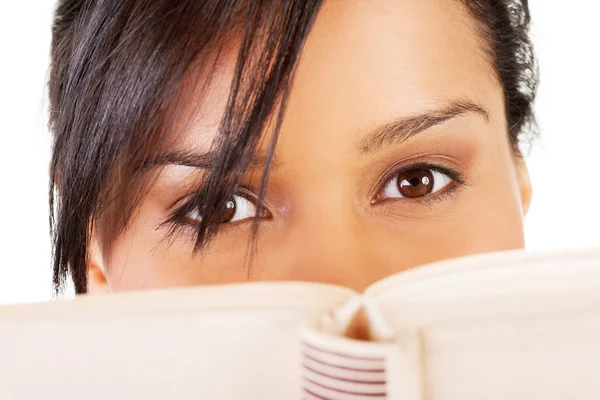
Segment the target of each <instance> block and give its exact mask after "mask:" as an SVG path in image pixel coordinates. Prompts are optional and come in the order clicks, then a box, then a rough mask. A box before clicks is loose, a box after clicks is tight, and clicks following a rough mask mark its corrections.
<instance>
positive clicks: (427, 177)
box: [397, 169, 433, 197]
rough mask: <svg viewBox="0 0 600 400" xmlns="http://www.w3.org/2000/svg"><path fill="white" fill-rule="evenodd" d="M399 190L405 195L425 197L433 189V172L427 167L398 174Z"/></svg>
mask: <svg viewBox="0 0 600 400" xmlns="http://www.w3.org/2000/svg"><path fill="white" fill-rule="evenodd" d="M397 182H398V190H399V191H400V194H402V196H404V197H423V196H426V195H428V194H430V193H431V192H432V190H433V173H432V172H431V171H430V170H427V169H415V170H412V171H408V172H404V173H402V174H400V175H399V176H398V180H397Z"/></svg>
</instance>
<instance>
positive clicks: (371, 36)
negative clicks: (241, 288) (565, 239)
mask: <svg viewBox="0 0 600 400" xmlns="http://www.w3.org/2000/svg"><path fill="white" fill-rule="evenodd" d="M234 57H235V54H234V53H233V52H232V54H229V55H228V57H227V58H224V59H223V60H222V61H221V63H220V64H219V68H218V71H217V73H216V76H215V78H214V79H213V81H212V83H211V84H210V86H209V88H208V91H207V92H206V93H205V94H204V97H203V98H204V99H206V101H204V102H203V103H202V105H201V106H200V107H199V108H198V109H196V110H193V113H194V115H193V121H194V123H192V124H191V125H189V126H188V127H187V128H186V129H185V130H182V131H181V138H182V140H181V141H179V142H178V144H177V145H176V146H175V150H187V151H191V150H193V151H196V152H198V153H201V152H202V151H204V150H206V149H207V148H209V147H210V144H211V142H212V140H213V138H214V136H215V134H216V132H215V129H216V126H217V125H218V122H219V119H220V116H221V115H222V112H223V108H224V106H225V101H226V99H227V95H228V90H229V81H230V78H231V74H232V71H233V60H234ZM503 102H504V100H503V95H502V88H501V86H500V84H499V83H498V81H497V78H496V76H495V74H494V71H493V69H492V66H491V64H490V62H489V60H488V58H487V56H486V54H485V52H484V42H483V41H482V38H480V37H479V36H478V34H477V33H476V26H475V22H474V21H473V19H472V18H471V17H470V16H469V14H468V12H467V11H466V10H465V9H463V8H462V6H461V5H460V4H459V3H458V2H456V1H453V0H445V1H439V0H406V1H389V0H370V1H365V2H350V1H348V2H345V1H344V2H342V1H329V2H326V3H325V5H324V7H323V9H322V10H321V12H320V14H319V16H318V19H317V21H316V23H315V26H314V27H313V29H312V31H311V34H310V36H309V38H308V41H307V43H306V46H305V48H304V51H303V54H302V58H301V60H300V63H299V66H298V69H297V73H296V76H295V80H294V85H293V89H292V91H291V95H290V100H289V105H288V108H287V111H286V114H285V119H284V122H283V126H282V130H281V134H280V137H279V141H278V145H277V148H276V162H275V165H274V167H273V169H272V173H271V178H270V180H269V185H268V188H267V194H266V208H267V210H268V213H269V215H268V216H267V217H266V218H264V220H263V223H262V224H261V228H260V233H259V236H258V245H257V253H256V255H255V257H254V259H253V260H254V262H253V264H252V265H251V266H250V268H249V269H248V265H247V264H245V260H246V255H247V251H248V247H247V246H248V239H249V237H250V232H251V219H248V218H246V219H245V220H244V219H243V218H242V219H240V220H237V221H235V222H231V223H228V224H225V225H223V229H222V231H221V232H220V233H219V234H218V236H217V237H216V238H215V240H213V241H212V242H210V244H209V245H208V247H207V248H206V250H204V251H203V252H202V253H201V254H196V255H194V254H193V252H192V248H193V239H194V233H193V225H190V226H188V227H183V228H182V229H181V230H180V231H179V234H178V235H176V236H174V237H173V238H172V239H171V240H164V237H165V234H166V233H167V230H168V227H159V225H160V224H161V223H162V222H164V221H165V220H166V219H167V218H168V216H169V214H170V213H171V212H172V211H173V208H172V205H173V204H174V203H177V202H178V200H181V199H184V200H185V198H186V197H187V196H190V195H191V194H192V193H193V192H194V190H195V188H196V187H197V184H198V180H199V179H201V176H202V170H200V169H198V168H194V167H190V166H182V165H173V164H169V165H165V166H163V168H162V169H158V170H155V171H150V172H149V174H150V175H151V176H152V177H153V178H156V182H155V184H154V185H153V186H152V188H151V190H150V193H149V195H148V196H147V197H146V198H145V200H144V201H143V202H142V204H141V206H140V208H139V210H138V212H137V213H136V215H135V216H134V218H133V219H132V221H131V223H130V225H129V226H128V228H127V229H126V230H125V231H124V232H123V233H122V234H121V235H120V236H119V237H118V238H115V239H114V240H112V241H110V243H109V244H108V249H109V250H110V251H100V250H99V249H100V248H101V246H100V245H99V243H98V240H97V238H94V239H93V243H92V245H93V246H92V252H91V256H90V261H89V266H88V268H89V272H90V291H91V292H94V291H96V292H98V291H109V290H110V291H122V290H134V289H147V288H157V287H172V286H186V285H201V284H215V283H230V282H243V281H247V280H248V278H249V279H250V280H252V281H272V280H286V281H287V280H301V281H314V282H323V283H330V284H336V285H343V286H347V287H349V288H352V289H355V290H357V291H362V290H363V289H364V288H366V287H367V286H368V285H369V284H371V283H373V282H375V281H377V280H379V279H382V278H384V277H386V276H388V275H390V274H393V273H396V272H399V271H403V270H406V269H408V268H413V267H416V266H419V265H422V264H425V263H429V262H433V261H437V260H442V259H447V258H452V257H458V256H464V255H469V254H474V253H482V252H490V251H499V250H507V249H517V248H522V247H523V246H524V239H523V218H524V215H525V213H526V211H527V208H528V206H529V201H530V197H531V187H530V183H529V178H528V174H527V169H526V166H525V164H524V163H523V161H522V160H521V159H520V158H519V156H518V155H515V154H514V151H513V150H512V148H511V146H510V144H509V140H508V135H507V124H506V119H505V113H504V103H503ZM457 103H458V104H461V105H463V106H464V105H465V104H466V105H468V106H467V107H463V108H466V110H463V111H462V112H459V113H458V114H459V115H456V116H454V117H452V118H450V117H449V116H448V115H445V114H444V111H448V110H449V109H450V111H452V107H453V106H454V111H456V104H457ZM459 108H460V107H459ZM427 113H430V114H431V113H433V114H434V115H437V116H445V117H448V118H446V119H444V118H442V119H444V120H443V121H442V122H441V123H439V124H436V125H434V126H431V127H429V128H428V129H425V130H423V131H422V132H419V133H414V132H411V133H412V135H407V132H408V128H410V127H411V125H410V123H409V122H413V125H412V126H413V127H414V122H415V121H412V120H410V118H414V117H415V116H422V114H427ZM430 119H431V116H430ZM430 119H429V120H427V119H425V121H430ZM419 121H421V120H419ZM419 121H416V122H419ZM421 122H422V121H421ZM382 130H383V131H384V132H386V133H387V136H386V140H384V143H383V144H382V145H377V144H376V143H377V140H376V139H373V135H377V134H379V137H381V135H382ZM413 131H414V129H413ZM407 136H410V137H407ZM263 149H264V147H263ZM415 163H419V164H423V163H426V164H433V165H435V166H439V167H443V168H446V169H450V170H453V171H454V172H456V173H458V174H459V175H460V176H461V179H462V181H463V183H457V182H452V180H448V179H446V178H444V175H442V174H439V175H435V176H434V177H435V178H436V181H438V182H442V183H443V182H446V181H447V182H448V183H449V184H448V185H446V186H445V187H444V188H442V189H441V190H440V191H438V192H436V193H431V194H429V195H427V196H425V197H421V198H393V197H392V198H387V197H390V196H387V197H386V196H385V195H382V192H385V193H387V194H388V195H389V194H390V193H391V194H392V195H394V191H393V190H391V191H390V190H388V191H385V190H384V187H385V186H386V181H385V178H386V177H389V178H390V179H392V178H393V177H394V171H395V170H398V169H406V168H408V169H410V166H411V165H414V164H415ZM420 168H422V167H420ZM260 175H261V169H260V166H258V167H257V168H255V169H253V170H251V171H248V173H247V174H246V176H245V177H244V180H243V181H242V186H243V187H244V188H246V190H247V191H248V192H250V193H258V190H259V183H260ZM393 187H394V185H392V188H393ZM396 192H397V193H399V192H398V191H397V190H396ZM248 204H251V203H248ZM249 208H250V211H252V210H251V205H250V206H249ZM238 210H239V208H238ZM243 216H247V217H252V214H251V212H250V213H247V214H243V215H242V217H243Z"/></svg>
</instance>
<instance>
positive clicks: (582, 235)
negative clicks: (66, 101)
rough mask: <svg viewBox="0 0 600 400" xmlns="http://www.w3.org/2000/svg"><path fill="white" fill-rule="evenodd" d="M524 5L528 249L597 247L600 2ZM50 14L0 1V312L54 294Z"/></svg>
mask: <svg viewBox="0 0 600 400" xmlns="http://www.w3.org/2000/svg"><path fill="white" fill-rule="evenodd" d="M348 1H351V0H348ZM397 1H401V0H397ZM530 2H531V11H532V14H533V19H534V28H533V34H534V40H535V44H536V46H537V54H538V58H539V61H540V65H541V68H542V84H541V87H540V92H539V98H538V102H537V106H536V109H537V113H538V118H539V121H540V125H541V129H542V139H541V140H540V141H539V142H538V143H536V144H535V147H534V149H533V151H532V153H531V155H530V156H529V168H530V172H531V179H532V181H533V186H534V198H533V203H532V206H531V209H530V213H529V215H528V217H527V225H526V234H527V248H528V249H532V250H540V249H562V248H585V247H598V246H600V206H599V205H600V189H599V188H600V167H599V163H600V128H599V124H600V121H599V119H598V117H599V115H600V101H599V97H600V55H599V54H600V24H598V15H600V3H598V2H596V1H594V0H571V1H569V2H563V1H558V0H530ZM53 7H54V1H52V0H37V1H36V0H33V1H2V2H0V56H1V58H0V188H1V189H0V304H3V303H4V304H5V303H17V302H28V301H39V300H46V299H49V298H51V293H52V292H51V273H50V270H51V267H50V244H49V237H48V210H47V187H48V176H47V175H48V162H49V146H50V139H49V136H48V133H47V131H46V128H45V127H46V116H45V107H46V103H47V101H46V96H45V83H46V79H47V70H48V54H49V46H50V26H51V18H52V11H53ZM490 212H493V210H490Z"/></svg>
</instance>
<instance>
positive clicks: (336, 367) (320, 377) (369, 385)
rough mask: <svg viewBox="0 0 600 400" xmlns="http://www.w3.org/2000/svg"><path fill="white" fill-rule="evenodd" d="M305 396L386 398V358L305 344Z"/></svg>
mask: <svg viewBox="0 0 600 400" xmlns="http://www.w3.org/2000/svg"><path fill="white" fill-rule="evenodd" d="M302 362H303V365H302V367H303V368H302V373H303V392H304V399H307V400H362V399H365V400H366V399H369V400H372V399H385V398H386V396H387V393H386V379H385V378H386V374H385V360H384V358H383V357H379V356H365V355H359V354H348V353H345V352H341V351H330V350H327V349H324V348H321V347H319V346H315V345H313V344H309V343H306V341H304V342H303V343H302Z"/></svg>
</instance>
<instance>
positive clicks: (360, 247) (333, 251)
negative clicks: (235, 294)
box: [288, 185, 374, 291]
mask: <svg viewBox="0 0 600 400" xmlns="http://www.w3.org/2000/svg"><path fill="white" fill-rule="evenodd" d="M291 219H292V221H290V222H291V223H290V226H292V227H293V228H291V232H290V233H291V236H292V237H291V238H290V239H291V240H290V241H288V243H291V244H292V246H293V248H292V249H289V251H290V254H293V257H292V259H291V260H290V261H291V263H292V265H290V267H291V268H292V270H293V271H294V274H293V275H294V276H295V277H296V278H297V279H300V280H310V281H318V282H322V283H330V284H337V285H343V286H347V287H350V288H352V289H355V290H359V291H361V290H363V289H364V288H365V287H366V286H368V285H369V284H370V283H372V282H373V281H374V280H373V279H372V277H371V276H370V275H371V272H372V271H370V269H369V268H368V266H369V258H370V252H369V248H368V245H367V241H366V240H365V239H366V238H365V235H364V224H365V221H364V220H363V218H361V216H360V213H359V212H358V210H357V209H356V206H355V203H354V201H353V200H352V198H351V196H350V194H349V193H348V191H347V190H344V189H343V188H342V187H341V185H340V186H338V187H337V190H328V191H327V192H321V193H320V194H315V195H314V196H310V200H309V199H304V200H303V202H302V206H301V207H298V208H297V209H295V210H294V212H293V213H292V216H291Z"/></svg>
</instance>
